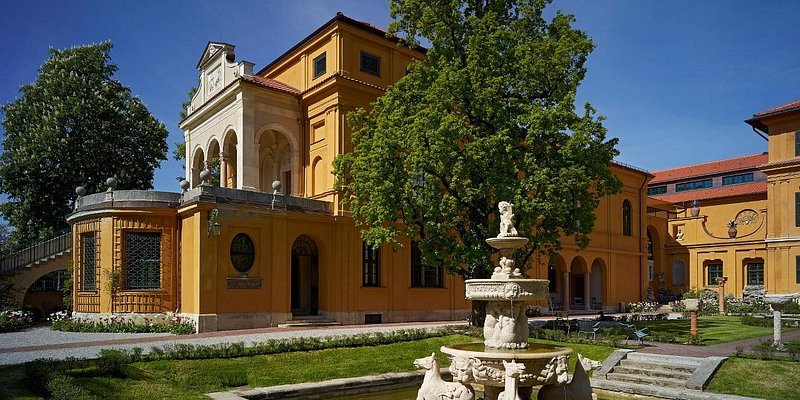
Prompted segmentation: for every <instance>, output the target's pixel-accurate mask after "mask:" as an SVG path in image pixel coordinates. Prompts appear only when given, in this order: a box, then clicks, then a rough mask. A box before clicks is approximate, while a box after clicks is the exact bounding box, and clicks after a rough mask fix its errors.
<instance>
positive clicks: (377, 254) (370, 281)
mask: <svg viewBox="0 0 800 400" xmlns="http://www.w3.org/2000/svg"><path fill="white" fill-rule="evenodd" d="M361 270H362V272H363V278H362V283H361V285H362V286H365V287H380V286H381V249H380V248H377V249H373V248H372V246H370V245H368V244H367V243H365V242H361Z"/></svg>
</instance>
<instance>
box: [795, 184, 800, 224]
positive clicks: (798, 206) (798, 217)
mask: <svg viewBox="0 0 800 400" xmlns="http://www.w3.org/2000/svg"><path fill="white" fill-rule="evenodd" d="M794 226H800V192H795V194H794Z"/></svg>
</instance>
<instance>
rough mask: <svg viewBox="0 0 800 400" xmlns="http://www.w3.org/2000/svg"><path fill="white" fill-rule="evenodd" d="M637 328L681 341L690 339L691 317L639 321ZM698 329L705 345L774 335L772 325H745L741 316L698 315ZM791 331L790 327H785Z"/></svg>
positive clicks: (785, 329)
mask: <svg viewBox="0 0 800 400" xmlns="http://www.w3.org/2000/svg"><path fill="white" fill-rule="evenodd" d="M634 325H636V327H637V328H639V329H641V328H644V327H647V328H648V331H649V332H655V331H661V332H670V333H674V334H675V335H677V336H678V342H679V343H686V342H687V341H688V340H689V325H690V321H689V318H685V319H677V320H664V321H638V322H635V323H634ZM697 329H698V332H699V333H700V339H701V341H702V343H703V344H704V345H709V344H719V343H725V342H732V341H734V340H740V339H749V338H753V337H759V336H767V335H772V327H771V326H770V327H763V326H750V325H743V324H742V323H741V320H740V318H739V317H722V316H713V317H698V318H697ZM783 329H784V331H787V332H788V331H790V330H792V329H790V328H783Z"/></svg>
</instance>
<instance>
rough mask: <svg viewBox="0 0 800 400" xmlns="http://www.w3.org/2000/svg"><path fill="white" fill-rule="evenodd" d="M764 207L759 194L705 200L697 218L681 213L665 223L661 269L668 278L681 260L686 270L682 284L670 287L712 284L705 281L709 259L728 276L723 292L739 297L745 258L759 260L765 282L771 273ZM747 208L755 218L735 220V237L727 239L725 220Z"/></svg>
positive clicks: (742, 286) (744, 282)
mask: <svg viewBox="0 0 800 400" xmlns="http://www.w3.org/2000/svg"><path fill="white" fill-rule="evenodd" d="M766 206H767V200H766V198H765V196H764V195H763V194H760V195H751V196H743V197H738V198H734V199H721V200H716V201H713V200H708V201H704V202H703V203H701V205H700V215H699V216H698V217H691V216H681V217H678V218H674V219H671V220H670V221H669V222H668V227H667V234H668V237H667V240H666V242H665V244H664V253H665V257H664V262H662V263H661V268H662V269H663V270H664V271H666V272H669V276H670V277H671V276H672V275H671V272H672V265H673V263H674V262H675V261H682V262H683V263H684V265H685V266H686V273H687V276H686V278H687V279H686V286H685V287H683V288H680V287H674V289H675V290H676V291H682V290H687V289H690V288H705V287H708V286H712V287H716V286H717V285H716V282H708V281H707V280H708V279H707V273H706V269H705V266H706V265H707V263H709V262H721V263H722V265H723V276H727V277H728V282H727V284H726V286H725V291H726V292H727V293H732V294H734V296H737V297H741V295H742V289H743V288H744V287H745V286H746V285H747V280H746V275H745V271H744V269H745V267H744V264H745V263H746V262H747V260H755V259H761V260H762V261H763V262H764V272H765V283H766V281H768V280H769V279H770V276H771V275H773V272H772V268H771V266H770V263H769V262H768V259H767V257H766V255H767V254H766V250H765V247H764V239H765V237H766V232H767V225H768V224H767V221H768V218H767V213H766ZM748 211H752V212H755V213H756V214H757V215H758V218H757V219H756V220H755V221H754V222H752V223H750V224H743V223H739V225H738V226H737V236H736V237H735V238H731V237H730V236H729V234H728V227H727V224H728V222H730V221H731V220H734V219H735V218H736V217H737V215H742V214H740V213H742V212H748ZM681 233H682V235H681ZM670 281H671V279H670ZM681 289H682V290H681Z"/></svg>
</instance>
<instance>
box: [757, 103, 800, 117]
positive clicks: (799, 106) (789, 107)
mask: <svg viewBox="0 0 800 400" xmlns="http://www.w3.org/2000/svg"><path fill="white" fill-rule="evenodd" d="M797 110H800V100H795V101H793V102H791V103H786V104H782V105H779V106H777V107H772V108H770V109H769V110H764V111H760V112H757V113H755V114H753V117H754V118H764V117H769V116H772V115H777V114H783V113H786V112H791V111H797Z"/></svg>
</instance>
